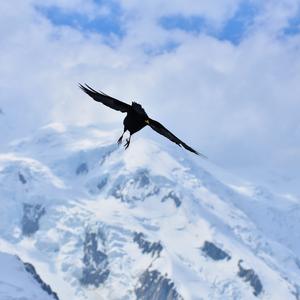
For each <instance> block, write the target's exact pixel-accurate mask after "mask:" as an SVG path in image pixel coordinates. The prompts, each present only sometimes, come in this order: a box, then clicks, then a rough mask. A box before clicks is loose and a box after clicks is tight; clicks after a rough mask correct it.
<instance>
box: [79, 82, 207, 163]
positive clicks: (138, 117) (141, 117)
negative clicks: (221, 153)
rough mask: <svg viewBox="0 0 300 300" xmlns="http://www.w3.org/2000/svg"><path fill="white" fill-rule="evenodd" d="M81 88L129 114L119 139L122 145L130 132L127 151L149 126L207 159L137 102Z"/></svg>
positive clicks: (105, 103)
mask: <svg viewBox="0 0 300 300" xmlns="http://www.w3.org/2000/svg"><path fill="white" fill-rule="evenodd" d="M79 87H80V88H81V89H82V90H83V91H84V92H85V93H87V94H88V95H89V96H90V97H92V98H93V99H94V100H95V101H97V102H101V103H102V104H104V105H106V106H108V107H110V108H112V109H115V110H118V111H121V112H122V113H127V115H126V117H125V119H124V121H123V124H124V131H123V134H122V135H121V137H120V138H119V139H118V144H121V143H122V138H123V135H124V133H125V132H126V130H128V131H129V133H130V136H129V138H128V139H127V140H126V143H125V149H127V148H128V146H129V144H130V138H131V136H132V135H133V134H134V133H136V132H138V131H139V130H141V129H142V128H144V127H145V126H147V125H149V126H150V127H151V128H152V129H153V130H155V131H156V132H158V133H159V134H161V135H163V136H165V137H166V138H168V139H169V140H171V141H172V142H174V143H175V144H177V145H179V146H182V147H184V148H185V149H187V150H189V151H191V152H193V153H195V154H197V155H201V156H202V157H205V156H204V155H203V154H201V153H199V152H197V151H196V150H194V149H193V148H191V147H190V146H188V145H187V144H186V143H184V142H183V141H181V140H180V139H179V138H177V137H176V136H175V135H174V134H173V133H172V132H170V131H169V130H168V129H167V128H166V127H164V126H163V125H162V124H160V123H159V122H157V121H155V120H153V119H151V118H149V117H148V115H147V114H146V112H145V110H144V109H143V107H142V106H141V105H140V104H138V103H136V102H132V104H131V105H129V104H127V103H124V102H122V101H120V100H117V99H115V98H113V97H110V96H108V95H106V94H104V93H103V92H101V91H99V92H97V91H95V90H94V89H92V88H91V87H90V86H88V85H87V84H85V86H83V85H81V84H79ZM205 158H206V157H205Z"/></svg>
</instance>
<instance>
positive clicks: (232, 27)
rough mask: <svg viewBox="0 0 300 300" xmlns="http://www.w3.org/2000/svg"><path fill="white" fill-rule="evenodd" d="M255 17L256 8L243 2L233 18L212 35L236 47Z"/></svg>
mask: <svg viewBox="0 0 300 300" xmlns="http://www.w3.org/2000/svg"><path fill="white" fill-rule="evenodd" d="M256 15H257V8H256V7H255V6H253V5H250V4H249V3H247V2H243V3H242V4H241V5H240V7H239V9H238V10H237V12H236V13H235V14H234V16H233V17H232V18H230V19H229V20H228V21H227V22H226V23H225V24H224V27H223V28H222V29H221V31H219V32H217V33H215V34H213V35H214V36H215V37H217V38H218V39H220V40H227V41H230V42H231V43H233V44H234V45H238V44H239V43H240V42H241V40H242V39H243V37H244V36H245V34H246V33H247V31H248V30H249V28H250V27H251V25H252V24H253V22H254V18H255V16H256Z"/></svg>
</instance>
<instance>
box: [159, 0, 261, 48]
mask: <svg viewBox="0 0 300 300" xmlns="http://www.w3.org/2000/svg"><path fill="white" fill-rule="evenodd" d="M256 14H257V8H256V7H255V6H253V5H251V4H250V3H248V2H247V1H244V2H242V3H241V5H240V7H239V8H238V10H237V11H236V13H235V14H234V16H233V17H232V18H230V19H229V20H227V21H226V22H225V23H224V25H223V27H222V28H221V29H220V30H219V31H216V30H215V29H214V28H213V26H211V25H210V24H209V22H208V20H206V19H205V18H203V17H202V16H188V17H187V16H183V15H169V16H164V17H162V18H161V19H160V20H159V24H160V25H161V26H162V27H163V28H164V29H166V30H174V29H179V30H183V31H186V32H190V33H194V34H195V33H196V34H198V33H206V34H208V35H211V36H214V37H216V38H218V39H220V40H227V41H230V42H231V43H233V44H235V45H236V44H239V43H240V42H241V40H242V38H243V37H244V35H245V33H246V32H247V30H248V29H249V27H250V26H251V24H253V21H254V18H255V16H256Z"/></svg>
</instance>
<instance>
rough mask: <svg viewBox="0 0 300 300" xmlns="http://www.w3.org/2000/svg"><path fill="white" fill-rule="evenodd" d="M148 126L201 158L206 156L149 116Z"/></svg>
mask: <svg viewBox="0 0 300 300" xmlns="http://www.w3.org/2000/svg"><path fill="white" fill-rule="evenodd" d="M148 121H149V123H148V124H149V126H150V127H151V128H152V129H153V130H155V131H156V132H158V133H159V134H161V135H163V136H165V137H166V138H167V139H169V140H171V141H172V142H174V143H175V144H177V145H179V146H182V147H183V148H185V149H187V150H189V151H191V152H193V153H195V154H197V155H199V156H202V157H203V158H207V157H206V156H205V155H203V154H201V153H199V152H198V151H196V150H194V149H193V148H191V147H190V146H188V145H187V144H186V143H184V142H183V141H181V140H180V139H179V138H177V137H176V136H175V135H174V134H173V133H172V132H170V131H169V130H168V129H167V128H166V127H165V126H163V125H162V124H160V123H159V122H157V121H155V120H152V119H150V118H149V120H148Z"/></svg>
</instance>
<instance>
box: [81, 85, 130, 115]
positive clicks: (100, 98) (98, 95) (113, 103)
mask: <svg viewBox="0 0 300 300" xmlns="http://www.w3.org/2000/svg"><path fill="white" fill-rule="evenodd" d="M79 87H80V88H81V89H82V90H83V91H84V92H85V93H86V94H88V95H89V96H90V97H92V98H93V99H94V100H95V101H97V102H101V103H102V104H104V105H106V106H108V107H110V108H112V109H115V110H118V111H121V112H123V113H124V112H128V111H129V110H131V105H129V104H127V103H124V102H122V101H120V100H118V99H115V98H113V97H110V96H108V95H106V94H104V93H103V92H101V91H100V92H97V91H95V90H94V89H92V88H91V87H90V86H88V85H87V84H85V86H83V85H81V84H79Z"/></svg>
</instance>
